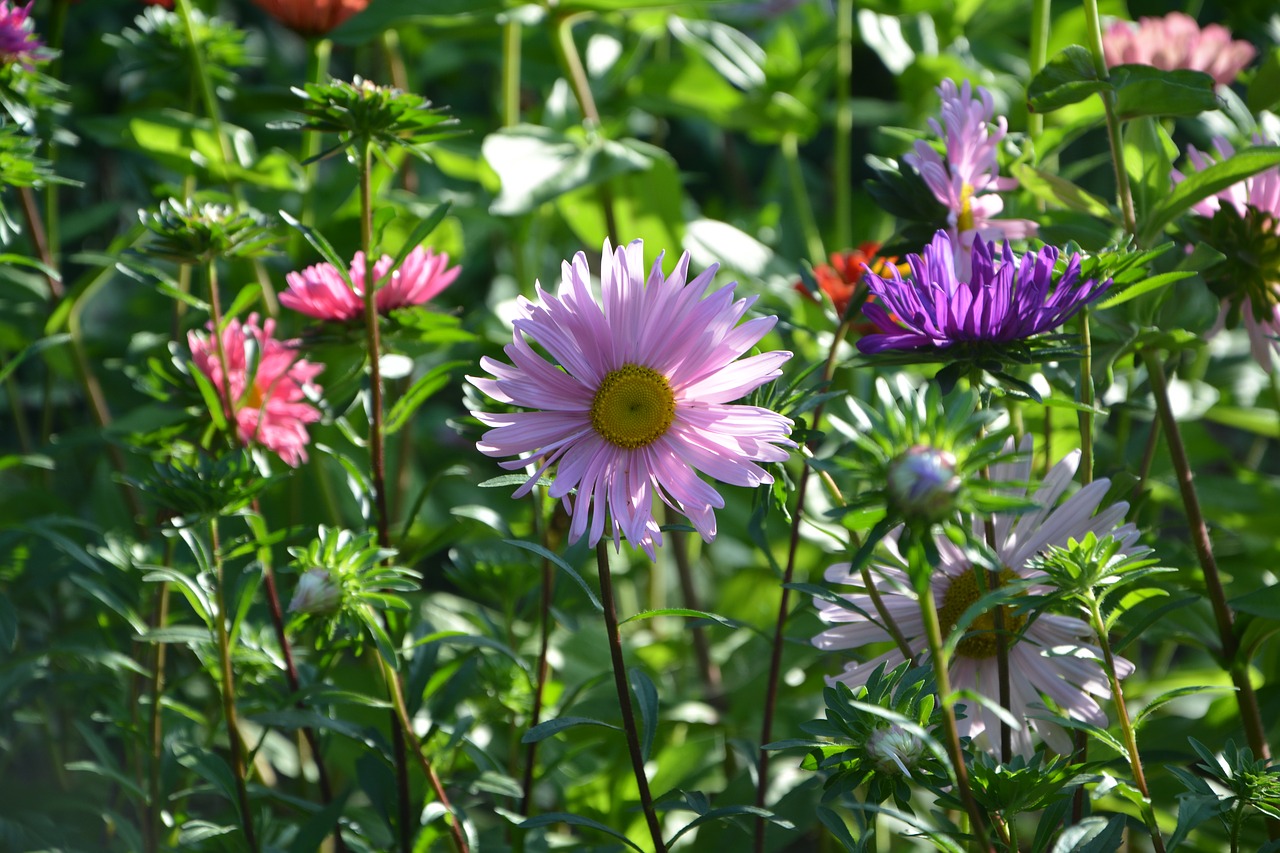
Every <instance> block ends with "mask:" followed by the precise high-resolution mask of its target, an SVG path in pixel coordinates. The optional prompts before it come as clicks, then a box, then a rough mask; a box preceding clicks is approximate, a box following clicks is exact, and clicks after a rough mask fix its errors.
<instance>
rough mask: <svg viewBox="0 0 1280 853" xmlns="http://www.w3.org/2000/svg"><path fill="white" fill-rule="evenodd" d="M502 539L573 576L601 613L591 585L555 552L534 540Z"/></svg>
mask: <svg viewBox="0 0 1280 853" xmlns="http://www.w3.org/2000/svg"><path fill="white" fill-rule="evenodd" d="M502 541H503V542H506V543H507V544H508V545H514V546H516V547H517V548H523V549H524V550H526V551H532V552H533V553H535V554H537V555H538V556H540V557H543V558H544V559H547V560H550V561H551V562H552V563H553V564H555V566H556V567H557V568H559V569H560V571H562V572H564V573H565V574H567V575H568V576H569V577H571V578H573V580H574V582H575V583H576V584H577V585H578V586H580V587H582V591H583V592H585V593H586V594H587V598H589V599H591V604H592V605H593V606H594V607H595V609H596V610H599V611H600V612H601V613H603V612H604V606H603V605H602V604H601V603H600V599H598V598H596V594H595V593H594V592H592V591H591V587H589V586H587V582H586V581H584V580H583V579H582V575H580V574H578V573H577V572H575V571H574V570H573V567H572V566H570V565H569V564H568V563H566V562H565V561H564V560H562V559H560V558H559V557H557V556H556V555H555V554H553V553H551V552H550V551H548V550H547V549H546V548H543V547H542V546H541V545H538V544H537V543H534V542H524V541H522V540H519V539H504V540H502Z"/></svg>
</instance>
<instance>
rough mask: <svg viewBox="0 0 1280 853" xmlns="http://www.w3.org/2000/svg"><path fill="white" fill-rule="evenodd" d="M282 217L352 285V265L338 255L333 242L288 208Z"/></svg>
mask: <svg viewBox="0 0 1280 853" xmlns="http://www.w3.org/2000/svg"><path fill="white" fill-rule="evenodd" d="M280 218H281V219H283V220H284V221H285V222H286V223H288V225H289V226H290V227H292V228H295V229H297V230H298V231H299V232H300V233H301V234H302V236H303V237H304V238H306V241H307V242H308V243H310V244H311V246H312V248H314V249H315V250H316V251H317V252H319V253H320V257H322V258H324V259H325V260H326V261H328V262H329V264H330V265H331V266H333V267H334V268H335V269H337V270H338V274H339V275H341V276H342V280H343V281H345V282H346V283H347V286H348V287H351V269H350V265H349V264H348V263H347V262H346V261H344V260H343V259H342V258H340V257H338V253H337V252H336V251H335V250H334V248H333V244H332V243H330V242H329V241H328V239H326V238H325V236H324V235H323V234H321V233H320V232H319V231H317V230H315V229H314V228H309V227H307V226H306V225H303V224H302V221H301V220H300V219H297V218H296V217H294V216H293V215H292V214H290V213H289V212H288V211H286V210H282V211H280Z"/></svg>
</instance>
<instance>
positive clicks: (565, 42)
mask: <svg viewBox="0 0 1280 853" xmlns="http://www.w3.org/2000/svg"><path fill="white" fill-rule="evenodd" d="M577 17H578V16H576V15H566V16H565V17H563V18H559V19H557V20H556V22H555V30H556V31H555V39H554V40H553V47H554V48H555V52H556V58H557V59H558V60H559V61H560V67H561V68H562V69H563V70H564V74H565V77H566V78H567V79H568V80H569V87H570V88H571V89H572V90H573V97H574V98H575V99H576V100H577V102H578V109H580V110H582V124H583V126H584V127H586V129H587V134H588V135H589V136H590V135H594V134H596V133H599V131H600V110H599V109H597V108H596V99H595V96H594V95H593V94H592V93H591V81H590V80H589V79H588V78H587V71H586V69H585V68H584V67H583V65H582V57H581V56H580V55H579V54H578V45H577V43H576V42H574V40H573V22H574V21H575V20H576V19H577ZM598 192H599V195H600V207H601V209H602V210H603V212H604V227H605V230H606V231H608V232H609V233H608V237H609V239H610V240H612V241H613V242H614V245H617V242H618V240H620V239H621V235H620V234H619V233H618V220H617V218H616V216H615V214H614V209H613V191H612V190H611V189H609V184H608V182H605V183H602V184H600V186H599V189H598Z"/></svg>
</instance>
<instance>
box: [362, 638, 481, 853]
mask: <svg viewBox="0 0 1280 853" xmlns="http://www.w3.org/2000/svg"><path fill="white" fill-rule="evenodd" d="M369 618H371V619H377V618H378V617H377V616H376V615H375V614H372V613H371V614H369ZM373 654H374V655H375V656H376V658H377V660H378V664H379V666H378V670H379V672H381V673H382V678H383V681H384V682H385V683H386V686H387V692H388V693H389V694H390V695H391V704H392V705H393V706H394V717H395V719H396V721H397V723H398V724H399V726H400V728H401V729H403V730H404V732H405V734H406V735H407V736H408V739H409V744H410V747H411V749H412V751H413V754H414V757H415V758H417V759H418V767H419V768H421V770H422V775H423V776H425V777H426V779H427V782H428V783H429V784H430V785H431V790H432V791H434V792H435V795H436V799H437V800H439V801H440V805H442V806H444V809H445V811H446V812H448V814H449V820H448V821H446V822H447V823H448V825H449V837H450V838H451V839H452V841H453V847H454V849H455V850H456V851H457V853H469V848H468V846H467V838H466V836H465V835H463V833H462V821H460V820H459V819H458V815H457V813H456V812H455V811H454V810H453V805H452V804H451V803H450V802H449V796H448V794H446V793H445V790H444V785H442V784H441V782H440V777H439V775H437V774H436V770H435V768H434V767H433V766H432V765H431V760H430V759H429V758H427V754H426V753H425V752H423V751H422V742H421V741H419V740H418V736H417V734H415V733H414V731H413V722H412V721H411V720H410V719H409V707H408V704H407V703H406V702H405V699H404V685H402V684H401V683H400V673H398V672H396V670H395V669H394V668H392V666H391V664H390V663H388V662H387V660H386V659H385V658H383V657H382V655H381V654H380V653H379V652H378V651H377V650H376V649H375V650H374V652H373ZM403 752H404V750H401V753H402V754H403Z"/></svg>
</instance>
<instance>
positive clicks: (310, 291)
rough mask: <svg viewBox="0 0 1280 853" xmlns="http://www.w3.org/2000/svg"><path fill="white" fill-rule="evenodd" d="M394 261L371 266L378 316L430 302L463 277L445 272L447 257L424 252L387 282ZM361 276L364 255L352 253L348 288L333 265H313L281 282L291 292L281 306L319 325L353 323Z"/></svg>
mask: <svg viewBox="0 0 1280 853" xmlns="http://www.w3.org/2000/svg"><path fill="white" fill-rule="evenodd" d="M394 261H395V259H394V258H392V257H391V256H390V255H383V256H382V258H381V260H379V261H378V262H377V263H375V264H374V265H373V275H374V281H375V282H376V284H375V288H376V289H377V293H376V294H375V296H374V302H375V304H376V305H377V308H378V312H379V313H381V314H387V313H389V312H391V311H394V310H395V309H396V308H404V307H405V306H408V305H421V304H422V303H424V302H427V301H429V300H431V299H432V298H434V297H435V296H436V295H437V294H439V293H440V291H442V290H444V289H445V288H446V287H448V286H449V285H451V284H453V281H454V279H456V278H457V277H458V273H460V272H462V267H452V268H447V267H448V266H449V256H448V255H447V254H445V253H444V252H441V253H440V254H438V255H437V254H435V253H434V252H432V251H431V250H430V249H427V248H424V247H422V246H419V247H418V248H416V249H414V250H413V251H412V252H410V253H409V256H408V257H406V258H405V259H404V263H403V264H401V265H400V268H399V269H398V270H396V271H395V272H393V273H391V277H390V279H388V278H387V271H388V270H390V269H391V264H392V263H394ZM364 273H365V260H364V252H356V255H355V257H354V258H353V259H352V260H351V268H350V269H349V270H348V275H349V276H350V277H351V286H350V287H348V286H347V282H346V280H345V279H344V278H343V277H342V273H340V272H339V271H338V270H337V268H336V267H334V266H333V264H328V263H323V264H316V265H315V266H311V267H307V268H306V269H304V270H303V271H302V272H291V273H289V274H288V275H287V276H285V281H287V282H288V283H289V289H288V290H287V291H285V292H284V293H282V294H280V304H281V305H283V306H285V307H286V308H292V309H293V310H294V311H299V312H301V313H303V314H306V315H308V316H310V317H315V318H317V319H320V320H333V321H335V322H345V321H347V320H352V319H355V318H356V317H359V316H360V315H361V314H362V313H363V312H364ZM352 288H354V290H353V289H352Z"/></svg>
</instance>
